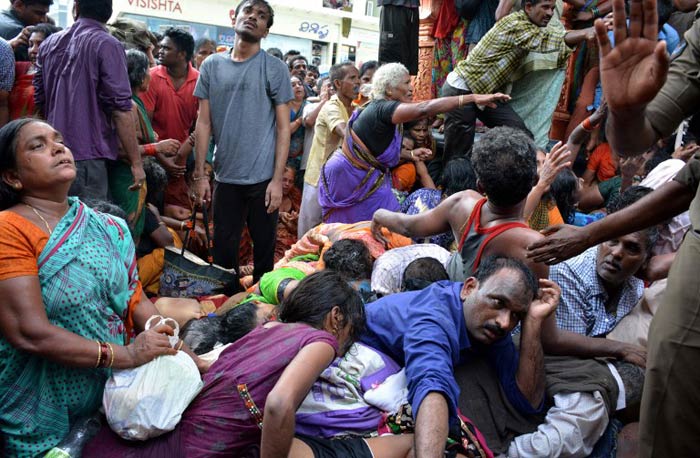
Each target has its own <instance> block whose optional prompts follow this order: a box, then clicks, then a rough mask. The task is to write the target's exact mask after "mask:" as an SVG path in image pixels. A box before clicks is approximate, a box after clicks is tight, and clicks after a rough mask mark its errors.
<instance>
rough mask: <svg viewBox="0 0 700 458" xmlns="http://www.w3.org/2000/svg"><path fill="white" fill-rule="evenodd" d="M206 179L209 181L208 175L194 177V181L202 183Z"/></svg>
mask: <svg viewBox="0 0 700 458" xmlns="http://www.w3.org/2000/svg"><path fill="white" fill-rule="evenodd" d="M206 179H207V176H206V175H200V176H195V175H192V181H202V180H206Z"/></svg>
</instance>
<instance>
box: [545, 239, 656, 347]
mask: <svg viewBox="0 0 700 458" xmlns="http://www.w3.org/2000/svg"><path fill="white" fill-rule="evenodd" d="M597 255H598V246H594V247H592V248H589V249H588V250H586V251H584V252H583V253H581V254H580V255H578V256H576V257H574V258H571V259H568V260H566V261H564V262H561V263H559V264H555V265H553V266H552V267H550V269H549V279H550V280H552V281H554V282H556V283H557V284H558V285H559V286H560V287H561V300H560V302H559V307H557V311H556V317H557V327H559V328H560V329H566V330H567V331H571V332H575V333H578V334H582V335H585V336H590V337H597V336H605V335H606V334H608V333H609V332H610V331H612V330H613V328H614V327H615V326H616V325H617V323H619V322H620V320H622V318H624V317H625V316H626V315H627V314H628V313H630V312H631V311H632V309H633V308H634V306H635V305H636V304H637V302H639V299H641V297H642V294H643V293H644V282H643V281H642V280H640V279H638V278H636V277H630V278H628V279H627V282H626V283H625V285H624V288H623V290H622V293H621V294H620V299H619V301H618V303H617V308H616V310H615V312H614V313H608V312H607V310H606V309H605V304H606V302H607V301H608V293H607V292H606V291H605V288H604V287H603V285H602V283H601V281H600V278H599V277H598V273H597V263H596V258H597Z"/></svg>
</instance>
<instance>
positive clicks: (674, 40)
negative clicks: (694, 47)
mask: <svg viewBox="0 0 700 458" xmlns="http://www.w3.org/2000/svg"><path fill="white" fill-rule="evenodd" d="M627 25H629V19H628V20H627ZM658 36H659V39H658V41H661V40H666V51H668V53H669V54H673V51H675V50H676V48H677V47H678V46H679V45H680V44H681V40H680V37H679V35H678V32H676V29H674V28H673V27H672V26H670V25H668V24H664V25H663V27H661V30H659V35H658ZM608 39H609V40H610V45H611V46H612V47H613V48H614V47H615V35H614V34H613V32H612V30H611V31H609V32H608ZM598 84H600V83H598Z"/></svg>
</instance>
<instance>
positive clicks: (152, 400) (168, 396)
mask: <svg viewBox="0 0 700 458" xmlns="http://www.w3.org/2000/svg"><path fill="white" fill-rule="evenodd" d="M154 318H158V319H159V321H158V322H157V323H155V324H153V326H158V325H160V324H162V323H167V324H170V325H172V326H174V330H175V333H174V334H175V338H174V339H173V338H172V337H170V339H171V342H170V343H171V345H174V344H177V342H178V337H177V336H178V333H179V326H178V325H177V322H175V320H173V319H171V318H163V317H161V316H158V315H154V316H152V317H151V318H150V319H149V320H148V322H147V323H146V329H149V328H150V327H151V324H152V322H153V321H154ZM171 323H174V324H171ZM173 342H174V343H173ZM203 385H204V383H203V382H202V379H201V377H200V375H199V370H198V369H197V366H196V365H195V363H194V361H192V358H190V356H189V355H187V353H184V352H182V351H179V352H177V354H176V355H172V356H171V355H167V356H159V357H158V358H156V359H154V360H153V361H151V362H150V363H147V364H144V365H143V366H140V367H136V368H133V369H124V370H115V371H114V372H113V373H112V376H111V377H110V378H109V380H107V384H106V385H105V391H104V395H103V397H102V405H103V406H104V410H105V414H106V416H107V422H108V423H109V426H110V427H111V428H112V430H113V431H114V432H116V433H117V434H118V435H119V436H121V437H123V438H124V439H129V440H146V439H150V438H152V437H156V436H159V435H161V434H163V433H166V432H168V431H172V430H173V429H174V428H175V426H176V425H177V424H178V422H179V421H180V418H181V417H182V413H183V412H184V411H185V409H186V408H187V406H188V405H189V404H190V402H191V401H192V399H194V397H195V396H197V394H198V393H199V391H200V390H201V389H202V386H203Z"/></svg>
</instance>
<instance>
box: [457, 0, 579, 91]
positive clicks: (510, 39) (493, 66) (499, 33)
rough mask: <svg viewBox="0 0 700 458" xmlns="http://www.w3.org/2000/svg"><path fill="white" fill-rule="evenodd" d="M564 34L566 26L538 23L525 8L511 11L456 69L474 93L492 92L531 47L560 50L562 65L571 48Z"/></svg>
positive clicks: (545, 51)
mask: <svg viewBox="0 0 700 458" xmlns="http://www.w3.org/2000/svg"><path fill="white" fill-rule="evenodd" d="M565 35H566V30H564V29H563V28H560V27H539V26H537V25H535V24H534V23H533V22H532V21H530V19H529V18H528V17H527V15H526V14H525V12H524V11H518V12H517V13H512V14H509V15H508V16H506V17H504V18H503V19H501V20H500V21H498V22H496V25H494V26H493V28H491V30H489V31H488V33H487V34H486V35H484V37H483V38H482V39H481V41H479V44H477V45H476V47H475V48H474V50H473V51H472V52H470V53H469V55H468V56H467V59H466V60H463V61H461V62H459V63H458V64H457V68H455V72H456V73H457V74H458V75H459V76H460V77H461V78H462V79H464V80H465V81H466V82H467V85H468V86H469V89H470V90H471V91H472V92H473V93H474V94H492V93H494V92H496V91H497V90H499V89H502V88H503V87H504V86H505V85H506V84H507V83H508V82H509V81H510V77H511V75H512V74H513V72H515V71H516V70H517V69H518V67H520V65H521V64H522V62H523V60H524V59H525V57H526V56H527V55H528V53H529V52H530V51H536V52H540V53H553V52H556V53H559V67H560V68H563V67H564V65H565V62H566V59H567V58H568V57H569V54H571V51H572V50H571V48H569V47H568V46H567V45H566V43H565V42H564V36H565Z"/></svg>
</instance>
